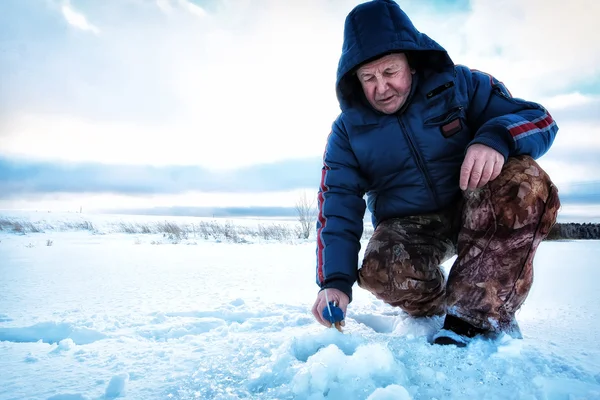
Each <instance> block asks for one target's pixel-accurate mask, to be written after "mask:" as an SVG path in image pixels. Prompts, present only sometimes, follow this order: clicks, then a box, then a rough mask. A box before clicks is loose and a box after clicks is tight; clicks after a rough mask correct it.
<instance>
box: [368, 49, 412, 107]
mask: <svg viewBox="0 0 600 400" xmlns="http://www.w3.org/2000/svg"><path fill="white" fill-rule="evenodd" d="M413 74H414V70H411V69H410V66H409V65H408V60H407V59H406V55H405V54H401V53H398V54H389V55H387V56H384V57H382V58H379V59H377V60H375V61H372V62H370V63H368V64H365V65H363V66H362V67H360V68H359V69H358V72H357V76H358V80H359V81H360V84H361V85H362V88H363V91H364V92H365V96H366V97H367V100H368V101H369V103H370V104H371V105H372V106H373V107H374V108H375V109H376V110H379V111H381V112H383V113H385V114H393V113H395V112H396V111H398V110H399V109H400V107H402V106H403V105H404V103H405V102H406V99H407V97H408V95H409V93H410V86H411V84H412V75H413Z"/></svg>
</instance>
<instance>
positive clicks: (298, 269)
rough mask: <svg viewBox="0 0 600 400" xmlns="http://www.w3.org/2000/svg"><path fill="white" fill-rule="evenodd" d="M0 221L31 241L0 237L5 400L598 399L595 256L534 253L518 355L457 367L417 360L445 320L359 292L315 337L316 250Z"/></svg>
mask: <svg viewBox="0 0 600 400" xmlns="http://www.w3.org/2000/svg"><path fill="white" fill-rule="evenodd" d="M1 218H10V219H12V220H13V221H15V220H20V221H25V222H35V223H39V224H40V226H42V224H43V229H41V230H42V232H25V233H19V234H17V233H14V232H11V231H8V230H4V231H0V399H2V400H9V399H11V400H12V399H15V400H16V399H32V400H35V399H43V400H47V399H53V400H73V399H79V400H81V399H87V400H91V399H121V398H122V399H240V398H257V399H343V400H348V399H369V400H385V399H400V400H403V399H440V400H441V399H471V398H473V399H531V400H533V399H543V400H559V399H561V400H562V399H569V400H574V399H586V400H587V399H600V346H598V343H599V342H600V337H599V334H598V332H599V331H600V329H599V328H600V322H599V321H600V315H599V306H600V291H599V290H598V289H597V282H599V281H600V268H598V266H599V264H598V261H597V260H598V259H600V241H559V242H543V243H542V244H541V245H540V247H539V250H538V254H537V257H536V260H535V281H534V286H533V288H532V291H531V294H530V296H529V297H528V299H527V301H526V302H525V304H524V306H523V308H522V309H521V311H520V312H519V314H518V316H517V318H518V321H519V324H520V326H521V330H522V331H523V336H524V338H523V339H522V340H516V339H512V338H510V337H507V336H505V337H502V338H500V339H499V340H497V341H495V342H491V341H484V340H475V341H473V342H471V343H470V344H469V346H468V347H467V348H463V349H460V348H456V347H454V346H432V345H431V344H429V340H430V339H431V337H432V336H433V335H434V334H435V333H436V332H437V330H438V329H439V328H440V327H441V323H442V320H441V318H439V317H434V318H422V319H412V318H409V317H408V316H407V315H406V314H405V313H403V312H401V311H399V310H398V309H395V308H392V307H390V306H387V305H385V304H383V303H381V302H380V301H378V300H376V299H375V298H374V297H373V296H371V295H370V294H369V293H367V292H365V291H363V290H361V289H359V288H355V299H354V301H353V303H352V304H351V305H350V307H349V310H348V317H347V321H346V326H345V328H344V332H343V333H340V332H338V331H336V330H335V329H327V328H324V327H323V326H321V325H319V324H317V323H316V322H315V321H314V319H313V317H312V314H311V312H310V309H311V307H312V303H313V301H314V298H315V295H316V291H317V287H316V284H315V282H314V262H315V259H314V257H315V252H314V251H315V250H314V249H315V248H314V243H313V240H312V239H309V240H300V239H293V240H292V239H290V240H282V241H277V240H262V239H260V238H257V237H254V238H251V240H248V241H245V242H238V243H234V242H231V241H226V240H216V239H214V238H209V239H204V238H201V237H198V236H196V235H190V236H188V237H186V238H183V239H182V240H177V241H170V240H167V239H166V238H165V237H164V235H163V234H162V233H158V232H153V233H152V232H151V233H145V234H142V233H132V234H128V233H123V232H121V231H119V230H118V229H114V227H115V226H117V225H115V224H118V223H120V221H129V222H131V223H148V224H149V223H153V222H164V221H165V220H169V221H175V222H176V223H180V224H184V223H198V219H191V218H188V219H185V218H175V217H174V218H170V217H142V216H102V215H86V214H52V213H50V214H49V213H41V212H40V213H35V212H31V213H25V212H21V213H15V212H12V213H2V212H0V219H1ZM85 221H89V222H90V223H91V224H93V229H91V230H90V229H81V226H84V225H83V224H80V225H76V224H74V222H85ZM220 222H222V223H225V222H226V221H225V220H222V221H220ZM232 222H233V223H234V224H236V225H243V226H253V225H254V226H256V225H257V224H267V225H268V224H271V223H277V224H279V223H282V224H288V225H293V223H294V222H293V221H271V220H270V221H264V220H261V221H258V220H248V219H246V220H234V221H232ZM64 227H67V228H64ZM77 227H79V228H77ZM49 241H51V244H49ZM363 249H364V246H363ZM452 261H453V260H450V261H449V262H447V263H446V264H444V267H445V268H446V271H447V269H448V267H449V266H450V265H451V263H452Z"/></svg>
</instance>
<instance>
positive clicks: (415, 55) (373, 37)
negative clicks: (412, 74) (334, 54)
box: [336, 0, 454, 111]
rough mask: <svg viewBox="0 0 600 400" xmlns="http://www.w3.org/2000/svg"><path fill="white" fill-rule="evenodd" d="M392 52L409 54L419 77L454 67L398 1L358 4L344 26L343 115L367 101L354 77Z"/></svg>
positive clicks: (339, 83) (339, 78) (340, 74)
mask: <svg viewBox="0 0 600 400" xmlns="http://www.w3.org/2000/svg"><path fill="white" fill-rule="evenodd" d="M393 52H404V53H406V54H407V56H408V59H409V63H410V64H411V66H412V67H413V68H416V69H417V72H418V73H423V72H424V70H427V69H432V70H436V71H441V70H443V69H444V68H446V67H448V66H453V65H454V64H453V62H452V60H451V59H450V57H449V56H448V53H447V52H446V50H445V49H444V48H443V47H442V46H440V45H439V44H438V43H436V42H435V41H433V40H432V39H431V38H429V37H428V36H427V35H425V34H423V33H421V32H419V31H418V30H417V29H416V28H415V26H414V25H413V23H412V21H411V20H410V19H409V18H408V16H407V15H406V13H404V11H402V9H401V8H400V6H399V5H398V3H396V2H395V1H393V0H372V1H369V2H366V3H362V4H359V5H358V6H356V7H355V8H354V9H352V11H350V13H349V14H348V16H347V17H346V20H345V23H344V39H343V46H342V54H341V57H340V60H339V63H338V68H337V76H336V96H337V99H338V101H339V103H340V108H341V109H342V111H345V110H346V109H348V108H350V107H352V106H353V105H354V104H355V103H356V102H357V101H362V99H363V98H364V95H361V93H362V89H361V88H360V83H359V82H358V80H357V79H356V77H355V76H354V73H355V71H356V70H357V69H358V67H360V66H361V65H362V64H365V63H366V62H369V61H371V60H374V59H376V58H379V57H381V56H383V55H385V54H389V53H393Z"/></svg>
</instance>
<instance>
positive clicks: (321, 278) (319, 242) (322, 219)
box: [317, 162, 331, 283]
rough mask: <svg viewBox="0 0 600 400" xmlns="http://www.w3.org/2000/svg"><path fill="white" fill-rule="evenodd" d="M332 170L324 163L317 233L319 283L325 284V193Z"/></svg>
mask: <svg viewBox="0 0 600 400" xmlns="http://www.w3.org/2000/svg"><path fill="white" fill-rule="evenodd" d="M330 169H331V168H329V166H328V165H327V164H325V162H323V169H322V171H321V184H320V188H321V190H320V192H319V215H318V219H319V223H320V224H321V226H320V227H319V231H318V232H317V250H318V253H317V273H318V277H319V282H321V283H323V281H324V280H325V274H324V273H323V262H324V260H323V250H324V249H325V244H324V243H323V238H322V237H321V233H322V232H323V228H325V224H326V223H327V218H325V215H324V214H323V205H324V204H325V196H324V194H325V192H327V191H328V190H329V188H328V187H327V185H325V178H326V176H327V171H329V170H330Z"/></svg>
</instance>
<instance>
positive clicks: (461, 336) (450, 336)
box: [433, 315, 490, 347]
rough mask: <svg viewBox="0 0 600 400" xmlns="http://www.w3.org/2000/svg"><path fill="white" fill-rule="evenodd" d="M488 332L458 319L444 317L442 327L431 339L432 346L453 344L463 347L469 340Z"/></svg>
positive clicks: (485, 334)
mask: <svg viewBox="0 0 600 400" xmlns="http://www.w3.org/2000/svg"><path fill="white" fill-rule="evenodd" d="M489 333H490V331H488V330H486V329H481V328H477V327H475V326H473V325H471V324H469V323H468V322H466V321H463V320H462V319H460V318H457V317H454V316H452V315H446V319H445V320H444V326H443V327H442V329H441V330H440V331H439V332H438V333H437V334H436V335H435V336H434V337H433V343H434V344H442V345H444V344H453V345H455V346H457V347H465V346H466V345H467V344H468V343H469V340H470V339H471V338H474V337H475V336H478V335H483V336H487V335H488V334H489Z"/></svg>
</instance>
